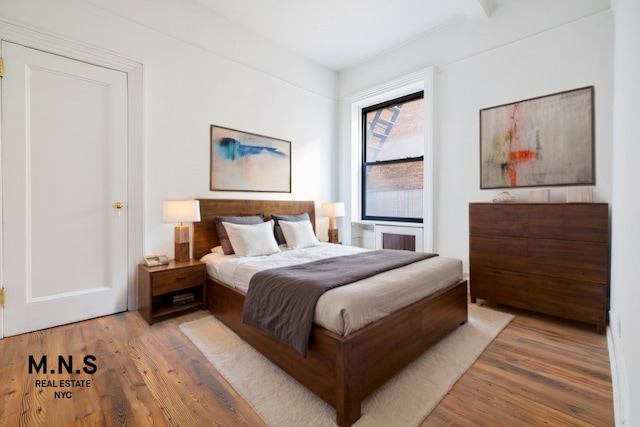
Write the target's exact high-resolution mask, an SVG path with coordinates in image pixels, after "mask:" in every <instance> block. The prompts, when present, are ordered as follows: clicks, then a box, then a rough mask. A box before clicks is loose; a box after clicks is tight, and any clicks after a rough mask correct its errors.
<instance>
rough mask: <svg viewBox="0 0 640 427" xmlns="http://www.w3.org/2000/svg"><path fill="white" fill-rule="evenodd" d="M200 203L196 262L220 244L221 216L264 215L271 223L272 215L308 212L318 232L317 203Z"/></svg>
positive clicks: (227, 201)
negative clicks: (217, 228)
mask: <svg viewBox="0 0 640 427" xmlns="http://www.w3.org/2000/svg"><path fill="white" fill-rule="evenodd" d="M198 200H199V201H200V222H194V223H193V258H195V259H200V258H202V257H203V256H205V255H206V254H208V253H209V252H211V248H213V247H215V246H218V245H219V244H220V241H219V240H218V233H217V232H216V224H215V220H214V218H215V217H217V216H243V215H255V214H259V213H261V214H263V215H264V218H265V220H267V221H268V220H270V219H271V215H272V214H276V215H296V214H299V213H302V212H307V213H308V214H309V218H310V219H311V225H312V226H313V229H314V230H315V229H316V204H315V202H314V201H289V200H243V199H241V200H235V199H233V200H228V199H198Z"/></svg>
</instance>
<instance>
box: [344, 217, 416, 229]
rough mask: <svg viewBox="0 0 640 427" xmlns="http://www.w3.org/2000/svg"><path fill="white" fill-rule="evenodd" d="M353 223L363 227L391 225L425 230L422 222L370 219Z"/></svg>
mask: <svg viewBox="0 0 640 427" xmlns="http://www.w3.org/2000/svg"><path fill="white" fill-rule="evenodd" d="M351 223H352V224H362V225H391V226H396V227H411V228H424V223H420V222H398V221H374V220H368V219H360V220H357V221H351Z"/></svg>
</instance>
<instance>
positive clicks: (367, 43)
mask: <svg viewBox="0 0 640 427" xmlns="http://www.w3.org/2000/svg"><path fill="white" fill-rule="evenodd" d="M197 1H198V2H199V3H201V4H202V5H204V6H206V7H207V8H209V9H210V10H211V11H212V12H214V13H215V14H217V15H219V16H221V17H222V18H224V19H225V20H227V21H228V22H229V23H230V24H232V25H234V26H237V27H240V28H242V29H244V30H246V31H250V32H252V33H254V34H255V35H257V36H259V37H261V38H264V39H266V40H269V41H270V42H272V43H274V44H277V45H280V46H283V47H285V48H286V49H289V50H290V51H292V52H294V53H296V54H299V55H302V56H304V57H306V58H308V59H310V60H311V61H313V62H316V63H318V64H320V65H322V66H324V67H326V68H329V69H331V70H336V71H340V70H342V69H344V68H347V67H349V66H351V65H354V64H357V63H359V62H362V61H364V60H366V59H368V58H371V57H374V56H376V55H378V54H380V53H382V52H384V51H386V50H388V49H391V48H393V47H396V46H399V45H401V44H403V43H406V42H408V41H410V40H413V39H415V38H417V37H419V36H422V35H424V34H426V33H429V32H431V31H433V30H435V29H437V28H438V27H441V26H443V25H446V24H447V23H450V22H452V21H454V20H456V19H460V18H463V19H471V20H475V19H487V18H488V16H489V15H490V13H491V4H492V1H496V0H242V1H239V0H197Z"/></svg>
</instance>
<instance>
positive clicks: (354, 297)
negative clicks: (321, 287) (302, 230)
mask: <svg viewBox="0 0 640 427" xmlns="http://www.w3.org/2000/svg"><path fill="white" fill-rule="evenodd" d="M365 250H366V249H362V248H358V247H354V246H344V245H333V244H327V243H323V244H320V245H318V246H312V247H309V248H304V249H288V248H286V246H283V247H281V252H280V253H276V254H273V255H268V256H258V257H239V256H236V255H224V254H223V253H221V252H220V251H218V250H216V249H214V250H213V251H212V252H211V253H210V254H207V255H205V256H204V257H202V259H201V261H203V262H205V263H206V265H207V274H208V276H209V277H210V278H212V279H214V280H216V281H218V282H221V283H224V284H226V285H228V286H231V287H233V288H235V289H237V290H239V291H240V292H242V293H246V291H247V289H248V287H249V283H250V281H251V277H252V276H253V275H254V274H255V273H257V272H258V271H261V270H264V269H268V268H276V267H285V266H290V265H296V264H302V263H305V262H311V261H315V260H318V259H324V258H329V257H334V256H342V255H350V254H353V253H357V252H361V251H365ZM461 279H462V261H461V260H459V259H457V258H449V257H442V256H437V257H433V258H429V259H426V260H423V261H419V262H416V263H413V264H410V265H407V266H404V267H401V268H396V269H393V270H389V271H386V272H384V273H381V274H378V275H376V276H373V277H369V278H367V279H364V280H360V281H357V282H354V283H352V284H350V285H347V286H341V287H338V288H335V289H332V290H330V291H328V292H325V293H324V294H323V295H322V296H321V297H320V299H319V300H318V303H317V305H316V311H315V320H314V321H315V323H316V324H317V325H319V326H322V327H323V328H326V329H328V330H330V331H333V332H335V333H337V334H340V335H343V336H347V335H349V334H352V333H353V332H355V331H357V330H359V329H361V328H362V327H364V326H366V325H368V324H369V323H372V322H374V321H376V320H379V319H381V318H383V317H385V316H387V315H389V314H391V313H393V312H395V311H397V310H399V309H401V308H403V307H406V306H408V305H410V304H412V303H414V302H416V301H418V300H420V299H422V298H424V297H426V296H428V295H430V294H432V293H434V292H437V291H439V290H441V289H444V288H446V287H447V286H449V285H451V284H454V283H456V282H458V281H460V280H461Z"/></svg>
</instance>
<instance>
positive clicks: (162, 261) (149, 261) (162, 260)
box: [144, 255, 169, 267]
mask: <svg viewBox="0 0 640 427" xmlns="http://www.w3.org/2000/svg"><path fill="white" fill-rule="evenodd" d="M144 263H145V264H146V265H147V266H149V267H155V266H158V265H167V264H169V258H167V256H166V255H149V256H146V257H144Z"/></svg>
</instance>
